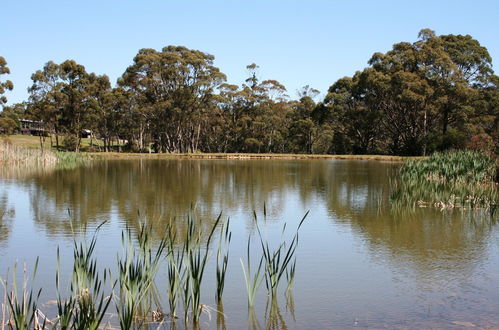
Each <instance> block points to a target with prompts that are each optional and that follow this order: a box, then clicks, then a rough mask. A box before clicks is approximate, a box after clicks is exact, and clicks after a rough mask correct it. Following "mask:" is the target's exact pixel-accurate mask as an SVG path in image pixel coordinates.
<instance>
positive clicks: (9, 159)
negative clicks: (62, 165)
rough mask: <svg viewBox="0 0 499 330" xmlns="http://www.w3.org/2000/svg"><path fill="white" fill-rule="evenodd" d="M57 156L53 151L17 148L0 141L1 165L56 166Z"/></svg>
mask: <svg viewBox="0 0 499 330" xmlns="http://www.w3.org/2000/svg"><path fill="white" fill-rule="evenodd" d="M56 163H57V156H56V155H55V153H54V152H52V151H51V150H40V149H35V148H26V147H22V146H16V145H13V144H12V143H9V142H7V141H5V140H2V141H0V165H29V166H33V165H55V164H56Z"/></svg>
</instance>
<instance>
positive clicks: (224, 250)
mask: <svg viewBox="0 0 499 330" xmlns="http://www.w3.org/2000/svg"><path fill="white" fill-rule="evenodd" d="M229 227H230V219H228V220H227V222H226V223H224V225H223V226H222V227H221V228H220V240H219V242H218V249H217V270H216V280H217V291H216V294H215V299H216V301H217V303H218V304H220V303H221V301H222V296H223V291H224V286H225V275H226V274H227V266H228V264H229V245H230V240H231V238H232V233H231V232H230V231H229Z"/></svg>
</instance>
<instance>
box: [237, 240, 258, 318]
mask: <svg viewBox="0 0 499 330" xmlns="http://www.w3.org/2000/svg"><path fill="white" fill-rule="evenodd" d="M250 246H251V237H248V244H247V247H246V266H245V265H244V263H243V260H242V259H239V261H240V262H241V267H242V269H243V274H244V280H245V283H246V293H247V297H248V307H249V308H252V307H253V305H254V302H255V297H256V293H257V292H258V288H259V287H260V284H261V283H262V281H263V276H262V265H263V256H262V257H260V261H259V263H258V267H257V269H256V272H255V273H254V274H253V275H252V274H251V252H250V251H251V249H250Z"/></svg>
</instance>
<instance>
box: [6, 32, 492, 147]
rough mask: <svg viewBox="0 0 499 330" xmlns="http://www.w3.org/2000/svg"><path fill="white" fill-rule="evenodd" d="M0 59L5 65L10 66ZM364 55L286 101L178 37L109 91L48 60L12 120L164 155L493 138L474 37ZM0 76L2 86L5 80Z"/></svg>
mask: <svg viewBox="0 0 499 330" xmlns="http://www.w3.org/2000/svg"><path fill="white" fill-rule="evenodd" d="M0 59H2V60H1V61H0V74H2V73H8V68H7V67H6V63H5V61H4V60H3V58H0ZM2 63H3V64H2ZM368 63H369V67H367V68H365V69H363V70H361V71H358V72H356V73H355V74H354V75H353V76H352V77H344V78H341V79H339V80H338V81H336V82H335V83H334V84H333V85H331V87H330V88H329V90H328V92H327V95H326V96H325V98H324V100H323V101H322V102H319V103H316V100H315V99H316V98H317V96H318V94H319V92H318V91H317V90H315V89H313V88H310V86H305V87H304V88H302V89H301V90H300V91H298V97H299V100H289V97H288V95H287V94H286V93H287V90H286V88H285V87H284V86H283V85H282V84H280V83H279V82H278V81H276V80H272V79H267V80H261V79H260V77H259V72H258V69H259V67H258V65H256V64H254V63H253V64H250V65H248V66H247V67H246V68H247V70H248V77H247V79H246V80H245V81H244V82H243V83H242V84H241V85H240V86H237V85H230V84H227V83H225V80H226V77H225V75H224V74H223V73H222V72H221V71H220V70H219V68H217V67H216V66H214V56H213V55H210V54H206V53H203V52H201V51H199V50H193V49H188V48H186V47H182V46H167V47H164V48H163V49H161V50H155V49H141V50H139V51H138V53H137V55H136V56H135V57H134V58H133V63H132V64H131V65H130V66H129V67H128V68H127V69H126V71H125V72H124V73H123V75H122V76H121V78H120V79H119V80H118V86H117V87H115V88H111V84H110V82H109V78H108V77H107V76H105V75H101V76H99V75H96V74H94V73H88V72H86V70H85V68H84V67H83V66H82V65H80V64H78V63H76V62H75V61H73V60H67V61H64V62H62V63H60V64H56V63H54V62H51V61H50V62H47V63H46V64H45V66H44V67H43V69H42V70H39V71H37V72H35V73H34V74H33V75H32V80H33V85H32V87H31V88H30V102H29V104H26V105H18V106H16V109H14V107H12V108H11V107H9V110H8V111H9V112H8V117H10V118H12V119H14V120H16V119H19V114H20V113H22V114H23V115H26V116H28V117H30V118H33V119H37V120H42V121H43V122H44V125H45V127H46V129H47V130H49V131H51V132H53V133H55V136H56V145H57V147H59V145H58V144H59V140H58V137H59V136H60V135H62V136H66V135H67V136H72V140H71V141H66V145H65V146H66V147H67V148H68V149H69V150H75V151H79V150H80V138H79V136H80V134H81V132H82V130H83V129H90V130H92V131H93V132H94V133H95V134H96V136H97V137H98V138H99V139H100V140H102V147H99V149H100V150H102V151H110V150H112V149H113V148H112V144H113V141H120V142H119V144H120V145H124V146H125V147H124V148H123V151H127V152H150V151H154V152H159V153H163V152H172V153H186V152H190V153H194V152H212V153H226V152H231V153H238V152H247V153H309V154H310V153H319V154H327V153H335V154H392V155H426V154H431V153H432V152H434V151H443V150H448V149H462V148H464V147H466V146H467V145H470V143H471V139H472V137H473V136H485V135H483V134H486V135H488V136H490V137H492V139H493V140H494V141H499V139H498V138H499V119H498V109H499V77H497V76H495V75H494V72H493V70H492V59H491V57H490V55H489V53H488V51H487V49H486V48H485V47H483V46H482V45H480V43H479V42H478V41H477V40H476V39H474V38H472V37H471V36H469V35H465V36H463V35H452V34H449V35H437V34H436V33H435V32H434V31H432V30H430V29H423V30H421V32H420V34H419V37H418V40H416V41H415V42H412V43H411V42H399V43H396V44H394V45H393V47H392V49H391V50H389V51H388V52H386V53H375V54H373V55H372V56H371V58H370V60H369V62H368ZM3 85H4V87H3V89H2V88H0V94H2V93H3V90H4V89H5V87H11V86H10V84H8V82H7V83H4V84H3ZM0 86H2V85H1V84H0ZM22 108H25V109H24V110H25V111H24V112H22V111H21V112H19V111H20V110H22ZM482 140H483V139H482ZM69 142H71V143H69ZM478 144H480V145H481V146H482V147H483V144H484V143H479V141H477V140H476V138H475V141H474V142H473V143H471V145H470V146H472V147H473V148H475V147H477V146H478ZM484 148H487V149H488V150H490V149H491V148H490V143H488V144H487V146H486V147H484ZM497 150H498V145H497V142H496V143H495V147H494V152H496V151H497Z"/></svg>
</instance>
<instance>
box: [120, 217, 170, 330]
mask: <svg viewBox="0 0 499 330" xmlns="http://www.w3.org/2000/svg"><path fill="white" fill-rule="evenodd" d="M150 232H151V228H150V227H148V226H146V225H144V224H142V223H140V225H139V231H138V234H137V237H136V239H137V242H138V252H137V249H136V248H135V246H134V244H133V237H132V231H131V229H130V228H127V229H126V231H124V232H122V235H121V237H122V245H123V256H122V257H119V256H118V261H117V263H118V274H119V278H118V283H119V289H120V293H119V300H117V301H116V310H117V313H118V318H119V322H120V327H121V328H122V329H131V328H132V327H133V326H134V324H135V323H139V325H140V324H141V322H142V321H143V320H144V318H145V317H146V316H147V315H148V314H149V313H150V312H151V311H152V308H151V306H147V307H145V308H142V307H143V303H144V298H145V297H146V296H147V294H149V293H150V292H151V290H152V287H153V286H154V278H155V276H156V273H157V271H158V267H159V263H160V260H161V256H162V254H163V250H164V249H165V247H166V240H165V239H164V238H163V239H161V240H160V242H159V245H158V247H157V248H156V249H155V251H154V252H153V249H152V244H151V240H150V236H149V233H150Z"/></svg>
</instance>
